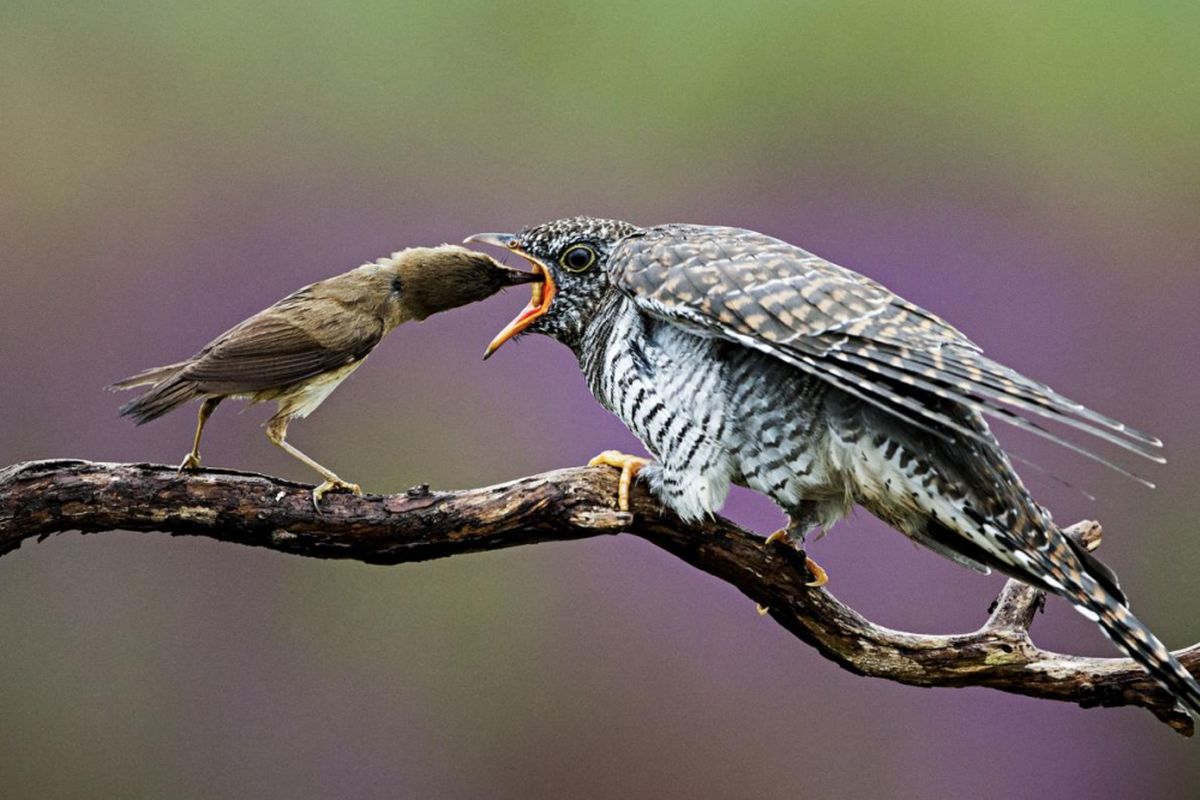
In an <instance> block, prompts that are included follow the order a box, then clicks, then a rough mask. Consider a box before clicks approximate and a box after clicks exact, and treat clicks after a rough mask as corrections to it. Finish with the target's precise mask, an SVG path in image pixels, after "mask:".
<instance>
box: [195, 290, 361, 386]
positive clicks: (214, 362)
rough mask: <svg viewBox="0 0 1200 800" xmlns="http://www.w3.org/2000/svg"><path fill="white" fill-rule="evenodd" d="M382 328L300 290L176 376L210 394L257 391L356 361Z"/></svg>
mask: <svg viewBox="0 0 1200 800" xmlns="http://www.w3.org/2000/svg"><path fill="white" fill-rule="evenodd" d="M383 331H384V328H383V321H382V320H381V319H379V318H378V317H376V316H372V315H369V314H364V313H358V312H354V311H353V310H349V309H347V308H346V306H345V305H344V304H342V303H339V302H337V301H336V300H333V299H330V298H324V297H314V296H313V295H312V293H311V292H307V291H306V289H302V290H300V291H299V292H296V293H295V294H293V295H290V296H289V297H287V298H285V299H284V300H281V301H280V302H279V303H277V304H276V305H274V306H272V307H271V308H268V309H266V310H265V311H262V312H260V313H258V314H256V315H254V316H253V317H250V318H249V319H247V320H246V321H245V322H242V323H241V324H239V325H237V326H236V327H234V328H232V329H231V330H229V331H228V332H226V333H225V334H223V335H221V336H220V337H218V338H217V339H216V340H214V341H213V342H212V343H211V344H209V345H208V346H207V347H205V348H204V349H203V350H201V351H200V352H199V353H198V354H196V356H195V357H194V358H193V359H192V361H191V363H190V364H189V365H188V366H187V367H185V368H184V369H183V371H182V372H181V373H180V375H181V377H184V378H186V379H188V380H191V381H194V382H195V383H196V384H197V385H198V386H199V388H200V389H202V390H203V391H205V392H210V393H213V394H244V393H249V392H259V391H263V390H265V389H272V388H276V387H280V386H286V385H287V384H290V383H295V382H297V381H302V380H305V379H307V378H311V377H313V376H315V375H320V374H321V373H323V372H328V371H330V370H334V369H338V368H340V367H344V366H347V365H349V364H352V363H354V362H356V361H359V360H361V359H363V358H365V357H366V356H367V354H368V353H370V352H371V350H372V349H374V347H375V345H377V344H378V343H379V340H380V339H382V338H383Z"/></svg>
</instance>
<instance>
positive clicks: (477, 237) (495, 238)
mask: <svg viewBox="0 0 1200 800" xmlns="http://www.w3.org/2000/svg"><path fill="white" fill-rule="evenodd" d="M516 238H517V237H516V236H514V235H513V234H511V233H474V234H471V235H470V236H468V237H467V238H465V239H463V244H490V245H492V246H494V247H503V248H508V247H510V246H511V245H512V242H513V241H514V240H515V239H516Z"/></svg>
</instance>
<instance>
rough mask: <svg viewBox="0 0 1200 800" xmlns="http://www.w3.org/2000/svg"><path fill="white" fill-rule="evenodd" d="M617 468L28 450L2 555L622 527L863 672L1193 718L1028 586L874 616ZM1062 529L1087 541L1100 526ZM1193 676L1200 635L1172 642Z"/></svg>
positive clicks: (345, 548)
mask: <svg viewBox="0 0 1200 800" xmlns="http://www.w3.org/2000/svg"><path fill="white" fill-rule="evenodd" d="M616 488H617V482H616V472H615V471H614V470H611V469H606V468H579V469H564V470H558V471H555V472H547V473H543V474H541V475H532V476H530V477H526V478H520V479H518V480H515V481H511V482H509V483H504V484H500V485H497V486H490V487H486V488H482V489H470V490H466V491H458V492H431V491H429V489H428V488H427V487H424V486H421V487H414V488H413V489H410V490H409V491H408V492H406V493H402V494H395V495H386V496H367V497H354V496H351V495H344V494H339V495H329V496H327V497H326V498H325V500H324V501H323V502H322V511H321V513H316V512H314V510H313V506H312V495H311V491H310V487H308V486H304V485H301V484H297V483H291V482H287V481H282V480H279V479H277V478H271V477H267V476H263V475H253V474H247V473H240V472H231V471H216V470H210V471H205V472H199V473H188V474H179V473H178V472H176V470H175V469H174V468H173V467H165V466H157V465H150V464H99V463H92V462H88V461H74V460H60V461H36V462H28V463H24V464H17V465H14V466H12V467H9V468H7V469H4V470H0V554H3V553H5V552H8V551H10V550H13V549H15V548H17V547H18V546H20V543H21V542H22V541H24V540H25V539H29V538H32V537H37V538H38V539H39V541H40V540H41V539H44V538H46V537H47V536H49V535H51V534H54V533H60V532H64V531H71V530H78V531H82V532H83V533H95V532H100V531H108V530H118V529H121V530H134V531H161V532H165V533H169V534H172V535H184V536H207V537H209V538H212V539H218V540H221V541H226V542H237V543H239V544H245V545H251V546H255V547H267V548H270V549H272V550H279V551H282V552H285V553H294V554H296V555H304V556H312V557H316V558H350V559H356V560H358V561H365V562H368V563H372V564H400V563H404V562H408V561H424V560H427V559H433V558H444V557H447V556H452V555H456V554H459V553H470V552H477V551H483V550H498V549H500V548H504V547H513V546H516V545H523V544H533V543H536V542H547V541H566V540H573V539H585V538H588V537H592V536H600V535H605V534H609V535H611V534H617V533H629V534H632V535H634V536H638V537H640V538H642V539H645V540H646V541H648V542H651V543H652V544H655V545H657V546H658V547H661V548H662V549H664V550H666V551H667V552H669V553H671V554H673V555H675V556H677V557H679V558H680V559H682V560H683V561H686V562H687V563H688V564H691V565H692V566H694V567H696V568H697V569H700V570H702V571H704V572H707V573H709V574H710V575H713V576H715V577H717V578H720V579H721V580H723V581H725V582H727V583H729V584H731V585H733V586H735V587H736V588H737V589H738V590H740V591H741V592H742V593H743V594H745V595H746V596H747V597H749V598H750V599H751V600H754V601H755V602H757V603H759V604H760V605H762V606H765V607H766V608H768V609H769V610H770V611H769V613H770V614H771V616H772V617H773V618H774V619H775V620H776V621H777V622H778V623H779V624H781V625H783V626H784V627H785V628H786V629H787V630H789V631H790V632H791V633H793V634H794V635H795V636H797V637H798V638H800V639H802V640H803V641H805V642H807V643H808V644H810V645H812V646H813V647H814V648H816V650H817V651H818V652H819V653H821V655H823V656H825V657H826V658H829V659H831V660H832V661H834V662H836V663H837V664H839V665H840V666H842V667H843V668H845V669H848V670H850V671H852V672H856V673H859V674H861V675H867V676H871V677H877V678H887V679H889V680H894V681H898V682H900V683H906V684H910V685H914V686H987V687H990V688H993V689H999V690H1001V691H1005V692H1012V693H1015V694H1023V695H1027V696H1030V697H1041V698H1046V699H1050V700H1063V701H1068V702H1073V703H1078V704H1079V705H1081V706H1084V707H1091V706H1141V707H1143V708H1146V709H1149V710H1150V711H1152V712H1153V713H1154V714H1155V715H1156V716H1158V718H1159V719H1161V720H1162V721H1164V722H1166V723H1167V724H1168V725H1170V726H1171V727H1172V728H1173V729H1174V730H1176V731H1178V732H1179V733H1182V734H1184V735H1186V736H1190V735H1191V734H1192V732H1193V728H1192V720H1191V719H1190V718H1189V717H1188V716H1187V715H1185V714H1184V713H1183V712H1182V711H1180V710H1178V709H1176V708H1175V706H1174V702H1173V701H1172V699H1171V698H1170V697H1169V696H1168V695H1167V693H1166V692H1164V691H1163V690H1162V689H1161V688H1159V686H1158V684H1157V683H1155V682H1154V680H1153V679H1151V678H1150V677H1149V676H1148V675H1147V674H1146V673H1145V672H1144V671H1142V669H1141V668H1140V667H1138V666H1137V665H1136V664H1134V663H1133V662H1132V661H1129V660H1126V659H1115V658H1083V657H1079V656H1072V655H1066V654H1062V653H1053V652H1049V651H1046V650H1042V649H1040V648H1038V647H1037V646H1036V645H1034V644H1033V642H1031V641H1030V639H1029V636H1028V629H1029V625H1030V623H1031V622H1032V620H1033V617H1034V614H1035V613H1036V609H1037V607H1038V605H1039V603H1040V602H1041V600H1042V597H1041V593H1040V592H1038V591H1035V590H1033V589H1031V588H1029V587H1027V586H1025V585H1024V584H1021V583H1019V582H1017V581H1009V582H1008V584H1007V585H1006V586H1005V587H1004V589H1003V591H1002V592H1001V594H1000V596H999V597H998V598H997V600H996V604H995V606H994V610H993V612H992V614H991V616H990V618H989V619H988V620H987V621H986V622H985V624H984V625H983V627H981V628H980V629H979V630H977V631H974V632H973V633H965V634H960V635H952V636H943V635H936V636H934V635H924V634H914V633H904V632H901V631H894V630H889V629H887V628H883V627H880V626H878V625H875V624H873V623H871V622H870V621H868V620H867V619H865V618H864V617H862V616H861V615H860V614H859V613H858V612H856V611H854V610H853V609H851V608H849V607H848V606H846V605H844V604H842V603H841V602H839V601H838V600H837V599H836V598H835V597H834V596H833V595H832V594H830V593H829V592H828V591H825V590H823V589H810V588H807V587H806V586H805V585H804V584H805V582H806V581H808V580H810V579H811V578H810V576H809V575H808V574H807V572H806V568H805V564H804V558H803V556H801V555H799V554H798V553H797V551H795V550H793V549H792V548H791V547H790V546H786V545H784V546H778V545H776V546H769V547H766V546H764V545H763V539H762V538H761V537H759V536H757V535H755V534H753V533H751V532H749V531H747V530H745V529H743V528H741V527H739V526H737V525H735V524H733V523H731V522H729V521H728V520H725V519H720V518H718V519H714V520H710V521H706V522H703V523H700V524H696V525H688V524H685V523H683V522H681V521H680V520H679V519H678V518H676V517H674V516H672V515H670V514H668V513H667V512H664V511H663V509H662V507H661V506H659V505H658V504H657V503H656V502H655V501H654V500H653V499H652V498H651V497H650V496H649V495H648V494H647V493H646V492H645V490H644V489H642V488H640V487H639V488H638V489H637V490H636V491H635V492H634V493H633V497H632V504H633V510H632V512H631V513H624V512H619V511H616V510H614V509H613V501H614V499H615V497H616ZM1068 533H1069V534H1070V535H1072V536H1075V537H1078V539H1079V540H1080V541H1082V542H1084V543H1085V544H1086V545H1087V546H1089V547H1093V548H1094V547H1095V546H1096V545H1098V544H1099V541H1100V526H1099V525H1098V524H1097V523H1094V522H1083V523H1078V524H1077V525H1074V526H1072V527H1071V528H1069V529H1068ZM1178 655H1179V658H1180V660H1181V661H1182V662H1183V663H1184V665H1185V666H1186V667H1187V668H1188V669H1189V670H1191V671H1192V673H1193V674H1200V645H1195V646H1193V647H1190V648H1188V649H1187V650H1184V651H1181V652H1180V653H1178Z"/></svg>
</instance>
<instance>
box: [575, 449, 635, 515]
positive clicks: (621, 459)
mask: <svg viewBox="0 0 1200 800" xmlns="http://www.w3.org/2000/svg"><path fill="white" fill-rule="evenodd" d="M649 463H650V459H648V458H642V457H641V456H631V455H628V454H626V453H622V452H621V451H620V450H605V451H604V452H603V453H601V454H600V455H598V456H596V457H595V458H593V459H592V460H591V461H589V462H588V463H587V465H588V466H589V467H599V466H606V467H617V468H618V469H620V470H621V482H620V483H619V484H618V488H617V508H618V509H619V510H621V511H628V510H629V487H630V486H632V485H633V478H634V476H636V475H637V474H638V470H640V469H641V468H642V467H644V466H646V465H647V464H649Z"/></svg>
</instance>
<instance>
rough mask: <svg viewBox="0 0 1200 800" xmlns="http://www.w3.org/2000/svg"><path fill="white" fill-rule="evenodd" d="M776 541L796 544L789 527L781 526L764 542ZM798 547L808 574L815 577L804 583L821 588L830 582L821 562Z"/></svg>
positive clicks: (765, 543) (766, 544)
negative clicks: (814, 559)
mask: <svg viewBox="0 0 1200 800" xmlns="http://www.w3.org/2000/svg"><path fill="white" fill-rule="evenodd" d="M776 542H783V543H784V544H792V545H794V540H793V539H792V536H791V534H790V533H788V529H787V528H780V529H779V530H777V531H775V532H774V533H772V534H771V535H770V536H768V537H767V538H766V541H764V542H763V546H764V547H767V546H769V545H772V544H775V543H776ZM796 549H797V550H798V551H799V553H800V554H802V555H803V556H804V566H805V567H806V568H807V569H808V574H809V575H812V577H813V579H812V580H811V581H808V582H806V583H805V584H804V585H805V586H808V587H810V588H813V589H817V588H820V587H821V586H824V585H825V584H827V583H829V573H828V572H826V571H825V570H824V569H823V568H822V567H821V565H820V564H818V563H817V562H815V561H813V560H812V559H811V558H809V557H808V554H807V553H805V552H804V551H803V550H801V549H800V548H796ZM759 608H760V609H761V608H762V606H759ZM759 613H765V612H762V611H760V612H759Z"/></svg>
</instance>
